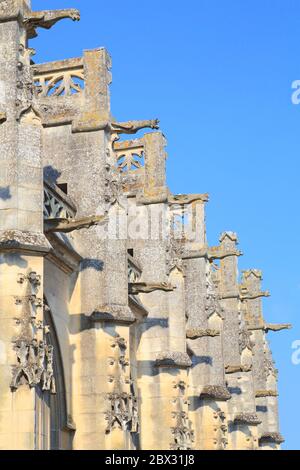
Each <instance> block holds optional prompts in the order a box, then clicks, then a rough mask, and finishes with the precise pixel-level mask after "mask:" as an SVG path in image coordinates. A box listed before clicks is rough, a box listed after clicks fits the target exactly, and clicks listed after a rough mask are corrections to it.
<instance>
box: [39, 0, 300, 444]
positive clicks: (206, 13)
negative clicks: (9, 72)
mask: <svg viewBox="0 0 300 470" xmlns="http://www.w3.org/2000/svg"><path fill="white" fill-rule="evenodd" d="M32 6H33V8H34V9H37V10H41V9H53V8H67V7H74V8H79V9H80V10H81V14H82V19H81V22H80V23H72V22H71V21H69V20H65V21H63V22H61V23H59V24H57V25H56V26H55V27H54V28H53V29H52V30H51V31H50V32H49V31H48V32H47V31H43V30H39V38H38V39H35V40H34V41H32V43H31V44H32V47H35V48H36V49H37V55H36V57H35V60H36V62H46V61H51V60H57V59H63V58H69V57H77V56H81V55H82V50H83V49H93V48H97V47H99V46H105V47H106V48H107V49H108V50H109V52H110V53H111V55H112V58H113V70H112V72H113V84H112V87H111V94H112V112H113V115H114V116H115V117H116V118H117V119H118V120H120V121H122V120H130V119H152V118H156V117H158V118H159V119H160V121H161V128H162V130H163V132H164V133H165V135H166V137H167V139H168V154H169V159H168V182H169V187H170V189H171V191H172V192H174V193H187V192H189V193H199V192H201V193H202V192H209V194H210V202H209V204H208V205H207V234H208V239H209V242H210V244H211V245H215V244H217V242H218V236H219V234H220V233H221V232H222V231H224V230H232V231H236V232H237V233H238V235H239V240H240V249H241V250H242V251H243V252H244V257H242V258H240V268H241V270H242V269H247V268H259V269H262V270H263V272H264V289H269V290H270V291H271V294H272V297H271V298H270V299H267V300H265V302H264V309H265V310H264V311H265V317H266V320H267V322H274V323H278V322H279V323H281V322H284V323H285V322H291V323H293V325H294V329H293V330H291V331H288V332H285V331H284V332H282V333H270V334H269V339H270V342H271V346H272V349H273V352H274V358H275V360H276V364H277V366H278V369H279V371H280V375H279V378H280V382H279V388H280V416H281V431H282V434H283V435H284V437H285V438H286V443H285V444H284V448H286V449H300V435H299V434H300V432H299V422H300V406H299V397H300V364H299V365H298V366H297V365H293V364H292V359H291V358H292V354H293V350H292V343H293V342H294V341H296V340H300V269H299V260H300V245H299V231H300V219H299V203H300V181H299V170H300V163H299V153H300V139H299V137H300V105H298V106H296V105H293V104H292V101H291V95H292V82H293V81H294V80H298V79H299V80H300V48H299V44H300V2H299V0H263V1H262V0H186V1H184V2H182V1H179V0H163V1H162V0H151V2H149V1H145V0H126V1H124V0H113V1H101V0H46V1H45V0H33V1H32ZM299 357H300V354H299Z"/></svg>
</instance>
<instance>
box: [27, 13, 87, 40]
mask: <svg viewBox="0 0 300 470" xmlns="http://www.w3.org/2000/svg"><path fill="white" fill-rule="evenodd" d="M66 18H70V19H71V20H73V21H79V20H80V12H79V11H78V10H76V9H74V8H71V9H65V10H43V11H34V12H33V11H30V12H28V13H27V14H26V15H25V16H24V18H23V24H24V25H25V27H26V30H27V35H28V39H33V38H35V37H36V36H37V32H36V28H44V29H50V28H52V26H54V25H55V24H56V23H57V22H58V21H60V20H63V19H66Z"/></svg>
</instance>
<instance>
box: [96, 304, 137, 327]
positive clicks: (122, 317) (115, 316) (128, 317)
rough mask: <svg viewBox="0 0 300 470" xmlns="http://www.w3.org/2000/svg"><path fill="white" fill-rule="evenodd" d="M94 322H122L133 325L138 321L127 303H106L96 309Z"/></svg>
mask: <svg viewBox="0 0 300 470" xmlns="http://www.w3.org/2000/svg"><path fill="white" fill-rule="evenodd" d="M91 320H92V322H93V323H98V322H104V323H122V324H125V325H132V324H133V323H135V322H136V318H135V316H134V315H133V313H132V311H131V310H130V308H129V307H127V306H126V305H105V306H103V307H99V308H98V309H96V310H95V311H94V312H93V313H92V315H91Z"/></svg>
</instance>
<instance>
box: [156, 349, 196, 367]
mask: <svg viewBox="0 0 300 470" xmlns="http://www.w3.org/2000/svg"><path fill="white" fill-rule="evenodd" d="M191 365H192V361H191V359H190V357H189V356H188V354H186V353H181V352H166V353H161V354H159V355H158V356H157V358H156V361H155V366H156V367H169V368H172V367H173V368H175V369H176V368H181V369H185V368H189V367H191Z"/></svg>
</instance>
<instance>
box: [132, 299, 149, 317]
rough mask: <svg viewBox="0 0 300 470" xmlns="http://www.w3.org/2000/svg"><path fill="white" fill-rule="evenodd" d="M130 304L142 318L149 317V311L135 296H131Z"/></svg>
mask: <svg viewBox="0 0 300 470" xmlns="http://www.w3.org/2000/svg"><path fill="white" fill-rule="evenodd" d="M128 303H129V306H130V307H132V308H136V309H137V310H138V311H139V313H140V314H141V316H142V317H147V316H148V315H149V312H148V310H147V309H146V308H145V307H144V305H142V304H141V303H140V302H139V301H138V300H137V299H136V298H135V297H134V296H132V295H129V297H128Z"/></svg>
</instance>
